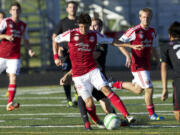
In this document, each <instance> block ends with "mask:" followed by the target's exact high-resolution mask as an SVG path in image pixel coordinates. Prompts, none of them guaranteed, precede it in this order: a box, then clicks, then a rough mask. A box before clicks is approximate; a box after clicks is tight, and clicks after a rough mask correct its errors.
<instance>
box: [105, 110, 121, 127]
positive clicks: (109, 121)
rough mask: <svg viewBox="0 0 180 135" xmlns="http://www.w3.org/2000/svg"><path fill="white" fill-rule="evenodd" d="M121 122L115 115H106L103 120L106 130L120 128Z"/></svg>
mask: <svg viewBox="0 0 180 135" xmlns="http://www.w3.org/2000/svg"><path fill="white" fill-rule="evenodd" d="M120 124H121V120H120V118H119V116H118V115H116V114H113V113H111V114H108V115H106V117H105V118H104V126H105V127H106V129H108V130H113V129H118V128H119V127H120Z"/></svg>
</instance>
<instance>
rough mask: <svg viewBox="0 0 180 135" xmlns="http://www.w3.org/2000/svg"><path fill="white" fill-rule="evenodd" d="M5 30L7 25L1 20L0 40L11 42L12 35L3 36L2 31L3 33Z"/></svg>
mask: <svg viewBox="0 0 180 135" xmlns="http://www.w3.org/2000/svg"><path fill="white" fill-rule="evenodd" d="M6 28H7V23H6V21H5V19H4V20H2V22H1V23H0V40H2V39H6V40H8V41H13V40H14V38H13V35H6V34H3V31H5V30H6Z"/></svg>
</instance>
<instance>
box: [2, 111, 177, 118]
mask: <svg viewBox="0 0 180 135" xmlns="http://www.w3.org/2000/svg"><path fill="white" fill-rule="evenodd" d="M156 112H157V113H158V114H159V115H174V114H173V111H156ZM97 114H98V115H101V116H105V113H97ZM117 114H118V115H121V114H120V113H117ZM131 114H134V115H142V114H143V115H146V114H147V116H148V112H131ZM1 116H63V117H80V113H22V114H1Z"/></svg>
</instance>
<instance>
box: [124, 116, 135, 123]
mask: <svg viewBox="0 0 180 135" xmlns="http://www.w3.org/2000/svg"><path fill="white" fill-rule="evenodd" d="M126 120H127V121H128V123H129V124H131V123H134V122H135V121H136V118H135V117H134V116H131V115H128V116H127V117H126Z"/></svg>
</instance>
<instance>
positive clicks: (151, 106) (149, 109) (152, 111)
mask: <svg viewBox="0 0 180 135" xmlns="http://www.w3.org/2000/svg"><path fill="white" fill-rule="evenodd" d="M146 109H147V110H148V112H149V116H151V115H153V114H154V104H151V105H147V106H146Z"/></svg>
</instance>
